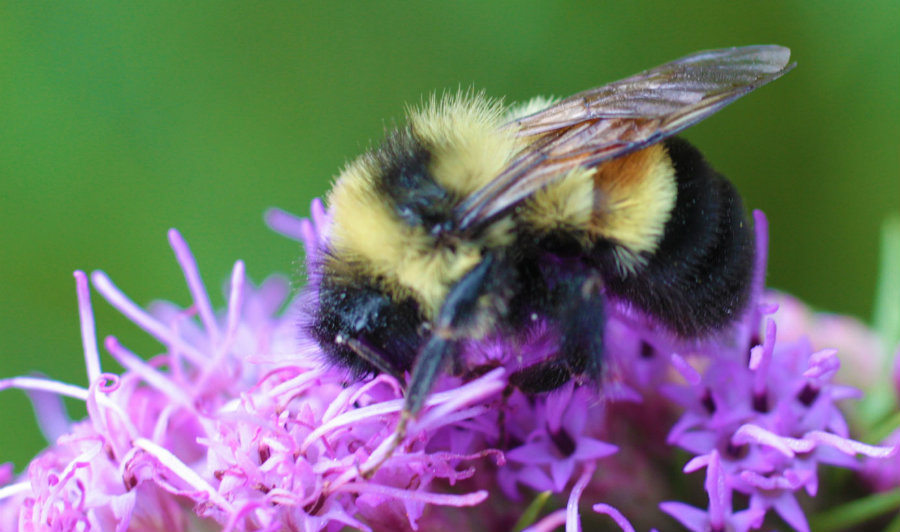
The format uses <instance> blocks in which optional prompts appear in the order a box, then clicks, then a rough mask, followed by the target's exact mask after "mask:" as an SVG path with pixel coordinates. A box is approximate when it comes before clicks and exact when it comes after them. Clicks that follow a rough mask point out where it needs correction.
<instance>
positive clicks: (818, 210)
mask: <svg viewBox="0 0 900 532" xmlns="http://www.w3.org/2000/svg"><path fill="white" fill-rule="evenodd" d="M0 6H2V7H0V228H2V230H0V250H2V251H0V286H2V288H0V357H2V358H0V378H2V377H8V376H12V375H20V374H26V373H29V372H31V371H34V370H38V371H41V372H44V373H46V374H48V375H50V376H52V377H54V378H58V379H62V380H65V381H69V382H73V383H76V384H80V385H84V384H85V383H86V382H85V381H86V378H85V372H84V370H83V359H82V356H81V346H80V338H79V332H78V321H77V311H76V304H75V289H74V282H73V279H72V275H71V272H72V271H73V270H75V269H76V268H81V269H86V270H92V269H102V270H105V271H106V272H107V273H109V275H110V276H111V277H112V278H113V280H114V281H115V282H116V283H117V284H118V285H119V286H120V287H121V288H122V289H123V290H125V291H126V292H127V293H128V294H129V295H130V296H131V297H132V298H133V299H134V300H135V301H137V302H138V303H140V304H146V303H148V302H149V301H151V300H153V299H155V298H163V299H169V300H173V301H175V302H177V303H179V304H182V305H185V304H187V303H188V296H187V292H186V290H185V288H184V284H183V280H182V278H181V276H180V272H179V270H178V268H177V267H176V264H175V261H174V259H173V257H172V255H171V252H170V251H169V248H168V245H167V242H166V229H168V228H169V227H176V228H178V229H180V230H181V231H182V233H183V234H184V235H185V237H186V238H187V239H188V241H189V243H190V245H191V246H192V248H193V250H194V252H195V254H196V256H197V260H198V261H199V263H200V269H201V271H202V273H203V274H204V277H205V279H206V283H207V286H208V287H209V288H210V289H211V292H213V295H214V303H216V304H217V305H221V304H222V302H223V300H222V297H221V295H220V294H221V290H218V286H219V285H220V284H221V283H222V282H223V281H224V280H225V279H226V277H227V275H228V272H229V271H230V268H231V265H232V263H233V261H234V260H235V259H238V258H241V259H244V260H245V261H246V262H247V269H248V271H249V274H250V275H251V276H252V277H253V278H254V279H257V280H259V279H261V278H262V277H264V276H265V275H267V274H269V273H271V272H287V273H290V272H292V271H293V270H294V268H295V261H296V259H297V257H298V256H299V255H300V251H299V249H298V247H297V246H296V245H294V244H293V243H291V242H289V241H287V240H285V239H283V238H281V237H278V236H276V235H274V234H272V233H270V232H269V231H268V230H267V229H266V228H265V227H264V225H263V223H262V213H263V210H264V209H265V208H266V207H269V206H280V207H283V208H285V209H288V210H290V211H293V212H295V213H298V214H302V215H305V214H307V213H308V205H309V201H310V200H311V199H312V198H313V197H315V196H318V195H322V194H323V193H324V192H325V191H326V190H327V188H328V185H329V180H330V179H331V177H332V176H333V175H334V173H335V172H336V171H338V170H339V169H340V167H341V165H342V164H343V163H344V162H345V161H347V160H348V158H351V157H353V156H355V155H356V154H357V153H359V152H360V151H361V150H362V149H363V148H364V147H366V146H367V145H368V143H369V141H370V140H372V139H378V138H380V137H381V135H382V132H383V128H384V127H386V126H390V125H391V124H392V123H394V120H396V119H398V118H399V117H401V116H402V111H403V108H404V104H405V103H406V102H417V101H419V100H420V98H421V97H422V95H427V94H429V93H430V92H432V91H435V90H438V91H441V90H445V89H451V90H454V89H456V88H457V87H459V86H463V87H468V86H470V85H474V86H475V87H478V88H483V89H485V90H486V91H487V93H488V94H490V95H494V96H503V95H505V96H507V98H508V101H517V100H523V99H527V98H529V97H532V96H534V95H538V94H544V95H557V96H565V95H568V94H571V93H573V92H576V91H578V90H581V89H585V88H589V87H591V86H595V85H599V84H602V83H605V82H608V81H612V80H616V79H619V78H621V77H624V76H627V75H630V74H633V73H635V72H637V71H639V70H643V69H645V68H649V67H652V66H655V65H658V64H660V63H663V62H666V61H668V60H671V59H675V58H677V57H680V56H682V55H684V54H687V53H690V52H693V51H697V50H702V49H708V48H715V47H723V46H732V45H744V44H760V43H777V44H782V45H786V46H789V47H790V48H792V49H793V53H794V60H796V61H797V62H798V63H799V66H798V68H797V69H796V70H795V71H793V72H791V73H790V74H789V75H787V76H786V77H785V78H783V79H782V80H779V81H778V82H776V83H775V84H773V85H771V86H768V87H765V88H764V89H762V90H760V91H758V92H756V93H754V94H752V95H751V96H749V97H748V98H746V99H743V100H741V101H740V102H738V103H736V104H735V105H733V106H731V107H729V108H728V109H727V110H725V111H724V112H722V113H720V114H718V115H716V116H715V117H713V118H712V119H710V120H708V121H706V122H704V123H703V124H702V125H699V126H697V127H695V128H693V129H691V130H690V131H689V132H687V134H686V137H688V138H689V139H691V140H692V141H693V142H694V143H695V144H697V145H698V146H700V147H701V149H702V150H703V151H704V152H705V153H706V155H707V157H708V158H709V159H710V160H711V161H712V163H713V164H714V165H715V166H716V167H717V168H718V169H719V170H721V171H722V172H723V173H724V174H725V175H727V176H729V177H730V178H731V179H732V180H733V181H734V182H735V183H736V184H737V185H738V188H739V189H740V190H741V191H742V193H743V195H744V197H745V199H746V203H747V204H748V205H749V206H752V207H754V208H760V209H763V210H764V211H765V212H766V213H767V214H768V216H769V219H770V222H771V234H772V239H771V242H772V245H771V254H770V257H771V260H770V270H769V281H770V284H771V285H773V286H775V287H778V288H782V289H785V290H789V291H791V292H793V293H795V294H797V295H799V296H800V297H802V298H803V299H805V300H806V301H808V302H810V303H811V304H813V305H815V306H817V307H819V308H822V309H828V310H832V311H836V312H842V313H850V314H854V315H857V316H859V317H861V318H864V319H868V318H869V315H870V312H871V306H872V301H873V292H874V289H875V276H876V268H877V253H878V249H877V247H878V236H879V225H880V223H881V222H882V220H883V219H884V218H885V217H886V216H888V215H889V214H891V213H893V212H897V211H898V208H900V142H898V141H900V134H898V133H900V129H898V125H900V9H898V6H900V3H898V2H897V1H896V0H881V1H876V2H866V3H865V4H862V3H856V2H849V1H848V2H826V1H820V2H809V1H803V0H794V1H778V2H774V1H772V2H769V1H763V2H699V1H684V0H682V1H679V2H664V1H658V2H632V1H625V0H622V1H620V2H590V3H588V2H584V3H575V2H557V3H550V2H533V1H511V2H506V3H500V2H497V3H491V4H487V3H484V2H459V3H437V2H435V3H428V4H424V3H421V4H420V3H411V2H410V3H392V4H379V5H377V6H375V5H369V4H365V5H364V4H362V3H359V4H353V5H349V4H348V5H345V6H343V7H328V8H325V7H320V6H317V5H312V4H307V3H303V2H227V3H225V2H223V3H191V4H190V5H180V4H179V3H175V2H167V3H152V2H151V3H143V4H141V5H139V6H138V5H137V3H134V2H131V3H120V2H105V1H104V2H100V1H98V2H71V3H70V2H56V3H55V5H53V3H49V2H40V3H38V2H34V3H31V2H29V3H25V2H21V3H13V2H6V1H4V2H2V3H0ZM863 6H865V7H864V8H863ZM294 275H295V277H296V274H294ZM298 282H299V281H298ZM93 299H94V304H95V307H96V308H97V314H98V328H99V333H100V335H101V337H102V336H104V335H106V334H116V335H117V336H119V337H120V338H121V339H123V341H124V342H125V343H126V345H129V346H131V347H133V348H134V349H136V350H137V351H138V352H141V353H143V354H145V355H149V354H153V353H155V352H156V349H157V346H156V345H155V344H154V343H153V342H152V341H150V340H148V339H147V338H146V337H145V336H144V335H142V334H141V333H140V332H139V331H138V330H137V329H136V327H134V326H132V325H129V324H128V323H127V322H125V321H124V320H123V319H122V318H120V317H117V315H116V314H115V313H114V312H113V311H111V310H110V309H109V307H108V305H106V303H105V302H103V301H102V300H101V298H100V297H99V296H97V295H96V294H95V295H94V298H93ZM104 362H105V364H106V367H107V368H108V369H115V368H116V366H115V364H114V363H112V362H111V361H110V360H109V359H108V358H105V359H104ZM0 401H2V403H0V404H2V405H3V408H2V409H0V427H5V429H4V430H0V461H6V460H13V461H15V462H16V465H17V469H21V467H23V466H24V465H25V463H26V461H27V459H28V458H29V457H30V456H31V455H32V454H33V453H34V452H35V451H36V450H37V449H39V448H40V447H42V446H43V445H44V443H43V440H42V438H41V436H40V434H39V433H38V431H37V428H36V424H35V423H34V421H33V419H32V418H33V415H32V413H31V411H30V407H29V405H28V403H27V400H26V399H25V397H24V395H23V394H22V393H20V392H17V391H5V392H2V393H0ZM74 412H75V413H76V415H79V414H78V412H79V410H78V409H77V408H76V409H75V410H74ZM81 412H83V410H82V411H81Z"/></svg>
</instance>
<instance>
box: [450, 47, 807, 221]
mask: <svg viewBox="0 0 900 532" xmlns="http://www.w3.org/2000/svg"><path fill="white" fill-rule="evenodd" d="M789 59H790V50H788V49H787V48H784V47H782V46H746V47H742V48H726V49H721V50H710V51H705V52H698V53H696V54H692V55H689V56H687V57H683V58H681V59H678V60H676V61H672V62H671V63H666V64H664V65H661V66H658V67H656V68H653V69H651V70H647V71H644V72H641V73H640V74H636V75H634V76H631V77H629V78H626V79H623V80H621V81H616V82H614V83H610V84H609V85H604V86H603V87H598V88H594V89H590V90H587V91H584V92H580V93H578V94H576V95H574V96H571V97H569V98H566V99H564V100H562V101H560V102H558V103H556V104H555V105H552V106H550V107H548V108H547V109H544V110H542V111H539V112H537V113H534V114H532V115H529V116H526V117H524V118H519V119H517V120H515V121H513V122H510V123H509V124H507V125H506V126H504V127H512V128H516V129H517V130H518V131H517V134H518V135H519V136H522V137H533V138H534V140H533V141H532V143H531V144H529V145H528V146H527V147H526V148H525V149H524V150H522V152H521V153H520V154H519V155H518V156H517V157H516V158H515V159H513V161H512V162H511V163H510V164H509V166H508V167H507V168H506V169H505V170H504V171H503V172H502V173H500V175H498V176H497V178H496V179H494V180H493V181H491V182H490V183H488V184H487V185H485V186H484V187H482V188H481V189H480V190H478V191H476V192H475V193H474V194H472V195H471V196H469V197H468V198H467V199H466V200H465V201H464V202H463V203H461V204H460V206H459V207H458V208H457V215H458V217H457V220H459V221H460V226H461V228H462V229H469V230H472V229H477V228H478V227H480V226H482V225H483V224H485V223H487V222H489V221H491V220H493V219H494V218H496V217H497V216H499V215H501V214H503V213H505V212H506V211H508V210H509V209H510V208H512V207H514V206H515V205H517V204H518V203H520V202H521V201H523V200H525V199H526V198H528V197H529V196H531V195H532V194H534V193H535V192H536V191H538V190H539V189H541V188H543V187H545V186H547V185H548V184H550V183H552V182H553V181H555V180H556V179H557V178H559V177H561V176H562V175H564V174H565V173H566V172H568V171H570V170H572V169H574V168H576V167H578V166H593V165H597V164H599V163H602V162H603V161H607V160H609V159H612V158H615V157H618V156H621V155H625V154H627V153H629V152H632V151H634V150H638V149H640V148H643V147H645V146H648V145H650V144H653V143H656V142H659V141H661V140H662V139H664V138H666V137H669V136H671V135H674V134H675V133H678V132H679V131H681V130H683V129H685V128H686V127H689V126H691V125H693V124H696V123H697V122H699V121H701V120H703V119H705V118H706V117H708V116H710V115H712V114H713V113H715V112H716V111H718V110H719V109H721V108H723V107H725V106H726V105H728V104H730V103H731V102H733V101H734V100H736V99H738V98H740V97H741V96H743V95H745V94H747V93H749V92H750V91H752V90H754V89H756V88H757V87H761V86H762V85H765V84H766V83H769V82H771V81H773V80H775V79H777V78H779V77H780V76H782V75H783V74H785V73H786V72H788V71H789V70H791V69H792V68H793V67H794V66H795V64H794V63H792V64H788V60H789Z"/></svg>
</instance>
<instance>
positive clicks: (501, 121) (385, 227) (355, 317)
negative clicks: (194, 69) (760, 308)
mask: <svg viewBox="0 0 900 532" xmlns="http://www.w3.org/2000/svg"><path fill="white" fill-rule="evenodd" d="M789 57H790V51H789V50H788V49H787V48H783V47H780V46H747V47H740V48H728V49H720V50H711V51H705V52H699V53H695V54H692V55H689V56H687V57H684V58H681V59H678V60H676V61H673V62H671V63H667V64H664V65H662V66H659V67H657V68H654V69H651V70H647V71H645V72H642V73H640V74H637V75H635V76H632V77H629V78H627V79H624V80H621V81H617V82H614V83H611V84H609V85H605V86H602V87H599V88H595V89H591V90H587V91H584V92H581V93H578V94H576V95H574V96H572V97H569V98H566V99H563V100H559V101H556V102H548V101H546V100H535V101H533V102H531V103H529V104H526V105H523V106H518V107H511V108H505V107H504V106H503V105H502V104H501V103H498V102H497V101H492V100H489V99H487V98H485V97H484V96H482V95H478V94H474V93H471V92H469V93H462V94H457V95H454V96H447V97H444V98H432V99H431V101H430V102H428V103H426V104H424V105H423V106H421V107H420V108H417V109H411V110H410V111H409V112H408V117H407V118H408V121H407V123H406V125H405V126H404V127H401V128H399V129H396V130H395V131H392V132H390V133H389V134H387V136H386V138H385V140H384V141H383V143H382V144H381V145H380V146H379V147H377V148H374V149H372V150H370V151H368V152H367V153H365V154H363V155H362V156H361V157H359V158H358V159H356V160H355V161H353V162H351V163H350V164H349V165H348V166H347V167H346V168H345V169H344V170H343V172H342V173H341V174H340V176H339V177H338V178H337V180H336V182H335V184H334V186H333V189H332V190H331V192H330V194H329V196H328V204H329V207H330V210H331V213H332V220H333V221H332V226H331V228H330V234H329V236H328V243H327V249H326V252H325V253H324V254H323V255H322V259H321V261H320V264H318V266H317V267H316V270H317V272H316V273H317V274H318V275H319V277H320V278H319V282H318V288H317V290H318V292H317V294H318V296H317V297H318V305H316V309H315V311H314V315H313V316H312V317H311V319H310V323H309V324H308V327H309V330H310V332H311V334H312V336H313V337H314V338H315V339H317V340H318V342H319V343H320V344H321V346H322V349H323V350H324V352H325V354H326V355H327V357H328V358H329V360H330V361H332V362H333V363H335V364H338V365H342V366H346V367H348V368H350V369H351V370H353V371H354V372H356V373H357V374H365V373H369V372H381V373H388V374H391V375H394V376H396V377H397V378H398V379H400V380H403V379H404V376H405V375H407V374H408V375H409V377H408V379H407V380H406V383H407V384H406V396H405V406H404V410H403V413H404V417H403V419H404V420H405V419H407V418H409V417H410V416H413V415H414V414H415V413H417V412H418V411H419V410H420V409H421V408H422V405H423V403H424V401H425V398H426V397H427V395H428V393H429V390H430V388H431V387H432V385H433V384H434V382H435V380H436V379H437V377H438V376H439V374H440V373H441V372H442V371H444V370H445V368H448V367H453V368H455V369H456V370H459V368H460V365H461V361H460V360H459V359H460V356H461V352H462V350H463V346H464V344H465V343H466V342H467V341H469V340H478V339H480V338H484V337H486V336H488V335H493V334H499V335H502V336H504V337H510V338H515V337H521V336H523V335H525V334H527V332H528V331H529V330H530V329H531V328H532V327H533V326H534V325H533V324H534V323H535V320H536V319H537V317H539V318H540V320H541V322H542V323H546V324H549V327H550V328H552V329H553V330H554V331H555V334H557V335H558V342H557V345H558V350H557V351H556V353H555V354H554V355H552V356H550V357H548V358H547V359H545V360H539V361H536V362H534V363H533V364H531V365H529V366H527V367H523V368H520V369H519V370H518V371H515V372H514V373H513V374H512V375H511V377H510V382H511V383H512V384H514V385H515V386H517V387H518V388H520V389H521V390H523V391H525V392H526V393H540V392H544V391H549V390H553V389H555V388H558V387H559V386H561V385H562V384H564V383H566V382H568V381H569V380H571V379H572V378H574V377H579V378H581V379H584V380H594V381H596V380H597V379H598V378H599V376H600V374H601V370H602V368H603V351H604V345H603V344H604V341H603V335H604V323H605V320H606V315H607V301H608V300H609V301H624V302H627V303H629V304H630V305H631V306H633V307H635V308H637V309H639V310H640V311H643V312H644V313H645V314H647V315H648V316H649V317H651V318H652V319H653V320H654V321H655V322H657V323H659V324H661V325H662V326H664V327H666V328H667V329H669V330H671V331H672V333H674V334H676V335H678V336H679V337H682V338H696V337H702V336H705V335H708V334H710V333H712V332H715V331H718V330H722V329H723V328H725V327H727V326H728V325H729V324H730V323H732V322H733V321H734V320H736V319H737V318H739V317H740V315H741V313H742V312H743V311H744V309H745V307H746V305H747V302H748V292H749V285H750V278H751V276H752V273H753V272H752V269H753V264H754V238H753V232H752V228H751V227H750V224H749V222H748V219H747V217H746V215H745V212H744V207H743V205H742V202H741V198H740V196H739V195H738V193H737V191H736V190H735V188H734V187H733V186H732V185H731V183H729V182H728V181H727V180H726V179H725V178H723V177H722V176H721V175H720V174H718V173H717V172H716V171H715V170H713V169H712V168H711V167H710V165H709V164H708V163H707V162H706V161H705V159H704V158H703V156H702V155H701V154H700V152H699V151H697V149H695V148H694V147H693V146H691V145H690V144H688V143H687V142H686V141H684V140H681V139H679V138H677V137H675V136H673V135H674V134H676V133H678V132H679V131H681V130H683V129H684V128H686V127H688V126H691V125H693V124H695V123H697V122H699V121H701V120H703V119H705V118H706V117H708V116H710V115H711V114H713V113H715V112H716V111H718V110H719V109H721V108H723V107H725V106H726V105H728V104H730V103H731V102H733V101H735V100H736V99H738V98H740V97H741V96H743V95H745V94H747V93H749V92H750V91H752V90H754V89H756V88H757V87H760V86H762V85H764V84H766V83H769V82H770V81H773V80H775V79H777V78H778V77H780V76H782V75H783V74H785V73H786V72H788V71H789V70H791V69H792V68H793V67H794V66H795V65H794V64H788V60H789ZM451 364H452V366H451ZM398 430H402V428H401V429H398Z"/></svg>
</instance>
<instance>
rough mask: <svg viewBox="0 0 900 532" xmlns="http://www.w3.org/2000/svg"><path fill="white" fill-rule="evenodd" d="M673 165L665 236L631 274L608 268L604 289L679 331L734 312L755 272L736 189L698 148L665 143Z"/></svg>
mask: <svg viewBox="0 0 900 532" xmlns="http://www.w3.org/2000/svg"><path fill="white" fill-rule="evenodd" d="M664 146H665V148H666V150H667V151H668V154H669V157H671V159H672V163H673V166H674V168H675V174H676V175H675V179H676V183H677V190H678V192H677V198H676V202H675V206H674V208H673V209H672V212H671V215H670V216H669V219H668V221H667V223H666V225H665V229H664V234H663V238H662V239H661V240H660V242H659V245H658V247H657V248H656V250H655V251H654V252H653V253H652V254H650V256H649V257H648V261H647V265H646V267H645V268H644V269H643V270H642V271H640V272H638V273H637V274H634V275H621V274H615V273H614V274H613V275H611V276H609V278H608V279H607V285H608V289H609V290H610V291H611V292H612V293H613V294H615V295H618V296H620V297H623V298H625V299H627V300H629V301H631V302H633V303H634V304H636V305H637V306H639V307H640V308H642V309H643V310H644V311H646V312H648V313H649V314H651V315H653V316H655V317H656V318H657V319H659V320H660V321H662V322H663V324H664V325H667V326H668V327H670V328H672V329H673V330H674V331H675V332H677V333H679V334H681V335H685V336H696V335H701V334H703V333H705V332H708V331H711V330H713V329H716V328H719V327H722V326H724V325H726V324H727V323H729V322H731V321H733V320H735V319H736V318H738V317H739V315H740V313H741V311H742V310H743V309H744V307H745V306H746V303H747V298H748V293H749V286H750V278H751V276H752V274H753V263H754V260H753V257H754V239H753V232H752V229H751V227H750V224H749V222H748V221H747V218H746V215H745V213H744V208H743V203H742V202H741V198H740V196H739V195H738V193H737V191H736V190H735V188H734V187H733V186H732V185H731V183H729V182H728V181H727V180H726V179H724V178H723V177H722V176H721V175H719V174H718V173H717V172H716V171H715V170H713V169H712V168H711V167H710V166H709V165H708V164H707V162H706V161H705V160H704V159H703V156H702V155H701V154H700V152H699V151H697V149H696V148H694V147H693V146H691V145H690V144H688V143H687V142H686V141H684V140H681V139H678V138H674V137H673V138H670V139H668V140H666V141H665V142H664Z"/></svg>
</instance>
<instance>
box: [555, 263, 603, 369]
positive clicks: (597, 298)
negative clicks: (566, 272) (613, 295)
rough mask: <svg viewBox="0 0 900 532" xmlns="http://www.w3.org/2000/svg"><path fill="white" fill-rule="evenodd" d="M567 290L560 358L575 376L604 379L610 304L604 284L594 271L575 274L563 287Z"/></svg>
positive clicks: (562, 303) (561, 316)
mask: <svg viewBox="0 0 900 532" xmlns="http://www.w3.org/2000/svg"><path fill="white" fill-rule="evenodd" d="M559 288H560V289H561V290H562V291H563V297H562V298H561V300H560V303H559V304H560V308H559V309H558V311H557V320H558V323H559V331H560V340H559V341H560V346H559V356H560V357H561V358H562V359H563V360H565V361H566V363H567V364H568V366H569V369H571V370H572V373H574V374H580V375H584V376H586V377H587V378H589V379H591V380H595V379H597V378H598V377H599V376H600V370H601V369H602V363H603V347H604V346H603V333H604V326H605V325H606V308H605V305H606V301H605V298H604V297H603V283H602V281H601V280H600V277H599V275H598V274H596V273H595V272H593V271H585V272H579V273H577V274H571V275H570V276H569V277H568V278H566V279H565V280H564V281H563V282H562V283H561V286H560V287H559Z"/></svg>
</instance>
